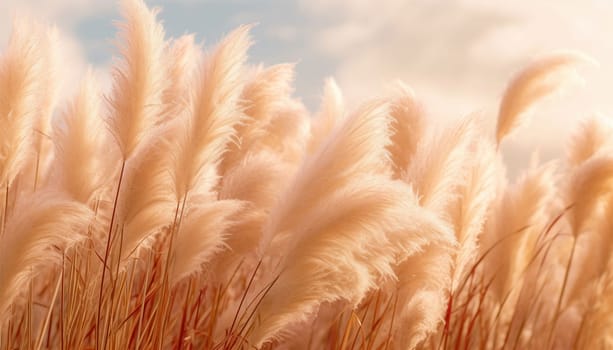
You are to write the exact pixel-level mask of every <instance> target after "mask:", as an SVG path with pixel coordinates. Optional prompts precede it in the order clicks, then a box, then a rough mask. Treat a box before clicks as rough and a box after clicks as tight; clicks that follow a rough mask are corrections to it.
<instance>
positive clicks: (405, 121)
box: [388, 82, 426, 179]
mask: <svg viewBox="0 0 613 350" xmlns="http://www.w3.org/2000/svg"><path fill="white" fill-rule="evenodd" d="M390 114H391V116H392V125H391V127H392V137H391V143H390V145H389V146H388V152H389V154H390V159H391V161H392V167H393V172H394V178H396V179H400V178H402V177H403V176H404V174H405V172H406V171H407V169H408V168H409V165H410V164H411V159H412V157H413V156H414V154H415V152H416V151H417V145H418V144H419V141H420V140H421V137H422V135H423V134H424V131H425V127H426V125H425V119H424V116H423V110H422V107H421V105H420V104H419V103H418V102H417V101H416V99H415V96H414V94H413V92H412V91H411V89H410V88H409V87H408V86H406V85H404V84H402V83H400V82H399V83H397V84H396V92H395V96H394V97H393V100H392V102H391V111H390Z"/></svg>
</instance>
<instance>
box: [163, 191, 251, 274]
mask: <svg viewBox="0 0 613 350" xmlns="http://www.w3.org/2000/svg"><path fill="white" fill-rule="evenodd" d="M241 205H242V204H241V202H240V201H233V200H222V201H212V202H210V203H202V204H199V205H195V206H193V207H191V208H189V209H188V210H187V212H186V213H185V216H184V217H183V219H182V220H181V223H180V226H179V229H178V231H177V234H176V236H175V237H174V241H173V248H174V250H173V252H171V254H172V255H171V258H170V259H171V267H170V277H169V279H170V284H171V286H174V285H175V284H177V283H178V282H180V281H181V280H182V279H183V278H185V277H187V276H190V275H194V274H197V273H198V272H199V271H200V268H201V266H202V264H205V263H208V262H210V259H211V257H212V256H213V255H214V254H216V253H218V252H220V251H221V250H222V249H223V248H224V241H225V237H226V229H227V228H228V227H229V226H230V225H231V221H230V220H229V218H231V217H232V216H233V215H234V214H235V213H237V212H238V211H239V210H240V209H241Z"/></svg>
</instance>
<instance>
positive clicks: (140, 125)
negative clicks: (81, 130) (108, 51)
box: [106, 0, 166, 161]
mask: <svg viewBox="0 0 613 350" xmlns="http://www.w3.org/2000/svg"><path fill="white" fill-rule="evenodd" d="M121 10H122V14H123V16H124V18H125V19H126V22H124V23H121V24H120V25H119V28H120V29H121V33H120V36H119V38H118V46H119V50H120V53H121V55H122V59H121V60H117V61H116V63H115V66H114V67H113V91H112V94H111V96H110V98H109V99H108V101H109V105H110V110H111V113H110V115H109V117H108V118H107V120H106V122H107V123H108V126H109V130H110V131H111V133H112V134H113V136H114V137H115V140H116V141H117V144H118V146H119V150H120V152H121V155H122V158H123V160H124V161H126V160H128V158H130V156H131V155H132V154H133V153H134V151H135V149H136V148H137V146H138V145H139V144H140V142H141V141H142V140H143V138H145V137H147V136H148V132H149V131H150V130H152V128H153V127H154V126H155V125H156V124H157V123H159V121H160V118H161V117H162V116H161V112H162V111H163V105H162V93H163V91H164V88H165V84H166V81H165V75H164V74H163V72H165V68H164V67H165V66H164V64H165V61H164V46H165V43H164V29H163V28H162V26H161V25H160V24H159V23H158V22H157V21H156V14H157V10H152V11H150V10H149V9H147V7H146V6H145V4H144V3H143V1H142V0H123V1H122V2H121Z"/></svg>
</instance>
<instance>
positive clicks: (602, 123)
mask: <svg viewBox="0 0 613 350" xmlns="http://www.w3.org/2000/svg"><path fill="white" fill-rule="evenodd" d="M612 147H613V123H612V122H611V120H610V119H609V118H608V117H606V116H604V115H601V114H596V115H594V116H592V117H590V118H588V119H586V120H583V121H582V123H581V124H580V125H579V128H578V129H577V130H576V131H575V132H574V134H573V136H572V138H571V139H570V142H569V143H568V146H567V151H566V154H567V157H568V163H569V164H570V166H578V165H580V164H581V163H583V162H585V161H586V160H588V159H590V158H591V157H592V156H594V155H596V154H597V153H599V152H602V151H606V150H610V149H611V148H612Z"/></svg>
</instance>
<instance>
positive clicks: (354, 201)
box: [253, 175, 451, 345]
mask: <svg viewBox="0 0 613 350" xmlns="http://www.w3.org/2000/svg"><path fill="white" fill-rule="evenodd" d="M411 197H413V198H412V200H411ZM400 213H402V215H399V214H400ZM301 216H302V217H301V218H300V219H301V220H299V221H298V225H296V227H293V228H292V231H293V234H292V240H293V241H292V242H291V243H290V244H289V248H286V249H287V252H288V254H287V256H286V258H285V259H282V261H281V262H280V263H279V267H278V268H277V269H275V271H278V272H276V273H278V274H279V279H278V280H277V281H276V283H275V284H274V285H273V286H272V288H271V289H270V291H269V292H268V293H267V294H266V295H265V296H264V298H263V300H262V304H261V306H260V308H259V309H258V319H259V320H260V322H258V324H257V326H256V329H255V333H254V334H253V340H254V342H255V344H258V345H261V344H262V343H263V342H265V341H267V340H269V339H270V338H274V337H278V336H279V335H280V333H279V332H280V331H281V330H282V329H284V328H285V327H287V326H288V325H290V324H294V323H295V322H299V321H300V320H306V318H307V316H308V315H310V314H311V313H312V312H313V311H314V310H315V307H316V306H317V305H318V304H320V303H321V302H334V301H337V300H344V301H346V302H348V303H349V304H350V305H354V306H357V304H358V303H359V302H360V301H361V300H362V299H363V298H364V296H365V295H366V293H367V292H369V291H371V290H373V289H374V288H375V287H376V285H377V282H380V281H383V280H385V279H393V278H394V271H393V269H392V266H393V264H395V263H396V262H397V261H398V260H399V259H402V256H403V255H409V256H410V255H412V254H413V253H415V252H417V251H418V250H419V249H420V247H422V246H423V245H425V244H427V243H428V242H436V243H439V242H445V241H447V240H449V239H450V238H449V237H450V236H451V232H449V231H448V230H447V229H446V228H445V226H444V225H443V224H441V223H440V222H438V221H436V218H435V217H433V216H428V215H424V211H423V209H422V208H420V207H419V206H418V204H417V199H416V198H415V197H414V196H411V195H410V190H409V189H408V188H407V186H406V185H404V184H402V183H400V182H394V181H390V180H388V179H387V178H386V177H382V176H374V175H373V176H365V177H358V178H357V179H354V180H351V182H350V183H348V184H346V185H345V186H344V187H343V188H341V189H338V190H336V191H335V192H334V193H333V194H332V195H331V196H328V198H327V200H326V201H322V202H320V204H319V205H318V206H317V207H316V208H313V209H311V210H309V211H306V212H303V213H301ZM399 233H402V236H403V237H404V239H403V240H400V239H399V236H400V234H399ZM394 252H395V253H394ZM276 273H275V274H276Z"/></svg>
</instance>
